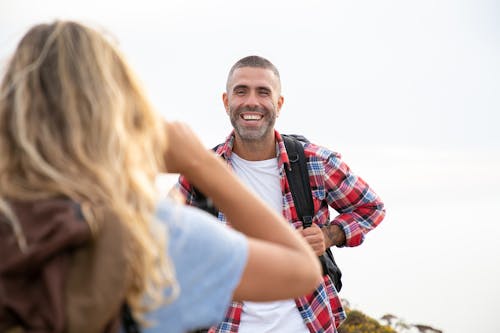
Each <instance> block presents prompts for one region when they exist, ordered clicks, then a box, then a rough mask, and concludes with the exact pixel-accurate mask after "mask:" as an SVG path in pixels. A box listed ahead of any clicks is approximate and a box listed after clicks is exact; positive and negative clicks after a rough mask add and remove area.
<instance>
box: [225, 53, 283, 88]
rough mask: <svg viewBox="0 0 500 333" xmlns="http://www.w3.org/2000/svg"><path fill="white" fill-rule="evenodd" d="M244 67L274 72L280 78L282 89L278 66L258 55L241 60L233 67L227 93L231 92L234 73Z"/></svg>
mask: <svg viewBox="0 0 500 333" xmlns="http://www.w3.org/2000/svg"><path fill="white" fill-rule="evenodd" d="M243 67H254V68H264V69H269V70H271V71H273V73H274V75H276V77H277V78H278V83H279V85H280V87H281V79H280V73H279V72H278V69H277V68H276V66H274V65H273V63H272V62H270V61H269V60H267V59H266V58H263V57H260V56H257V55H251V56H247V57H244V58H241V59H240V60H238V61H237V62H236V63H235V64H234V65H233V67H231V70H230V71H229V74H228V75H227V81H226V91H229V81H230V80H231V77H232V76H233V73H234V71H235V70H237V69H238V68H243Z"/></svg>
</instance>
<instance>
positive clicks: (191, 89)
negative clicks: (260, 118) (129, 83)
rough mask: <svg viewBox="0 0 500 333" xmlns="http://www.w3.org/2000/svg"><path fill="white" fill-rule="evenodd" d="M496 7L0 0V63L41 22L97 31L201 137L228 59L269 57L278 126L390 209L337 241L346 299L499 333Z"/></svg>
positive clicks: (425, 320) (224, 123) (410, 317)
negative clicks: (356, 235) (349, 173)
mask: <svg viewBox="0 0 500 333" xmlns="http://www.w3.org/2000/svg"><path fill="white" fill-rule="evenodd" d="M499 14H500V3H499V2H497V1H493V0H491V1H487V0H483V1H481V0H478V1H473V0H470V1H451V0H450V1H446V0H444V1H435V0H422V1H401V0H381V1H368V0H365V1H338V0H334V1H326V0H325V1H322V0H308V1H293V0H283V1H271V0H254V1H252V2H248V1H247V2H243V1H236V0H212V1H201V0H198V1H181V0H177V1H141V2H136V1H134V2H125V1H94V0H92V1H89V0H86V1H83V0H81V1H68V0H66V1H62V0H61V1H56V0H52V1H51V0H45V1H25V0H0V59H1V61H2V63H1V64H2V67H3V65H4V61H5V59H6V57H7V56H8V55H9V54H11V53H12V52H13V50H14V47H15V44H16V43H17V42H18V40H19V39H20V37H21V36H22V35H23V34H24V33H25V31H26V29H27V28H28V27H29V26H31V25H32V24H35V23H38V22H45V21H51V20H52V19H55V18H61V19H77V20H80V21H83V22H84V23H89V24H92V25H93V26H97V27H102V28H104V29H106V30H108V31H110V32H111V33H112V34H113V35H114V36H116V39H117V40H118V41H119V43H120V47H121V48H122V50H123V51H124V52H125V54H126V56H127V57H128V59H129V61H130V62H131V64H132V65H133V67H134V68H135V70H136V71H137V73H138V74H139V77H140V78H141V79H142V80H143V82H144V84H145V85H146V87H147V91H148V93H149V95H150V97H151V99H152V100H153V102H154V104H155V106H156V107H157V108H158V110H159V111H160V112H162V114H163V115H164V116H165V117H166V118H168V119H179V120H184V121H187V122H188V123H189V124H191V126H192V127H193V128H194V130H195V131H196V132H197V133H198V134H199V135H200V136H201V137H202V139H203V140H204V142H206V145H207V147H209V146H212V145H214V144H216V143H218V142H219V141H221V140H222V139H223V138H225V136H226V135H227V134H228V133H229V131H230V128H231V127H230V123H229V120H228V119H227V117H226V115H225V112H224V109H223V107H222V102H221V95H222V92H223V90H224V85H225V80H226V75H227V72H228V70H229V68H230V66H231V65H232V64H233V63H234V62H235V61H236V60H238V59H239V58H241V57H243V56H246V55H249V54H259V55H262V56H264V57H267V58H268V59H269V60H271V61H272V62H274V63H275V65H276V66H277V67H278V69H279V70H280V72H281V76H282V83H283V95H284V96H285V105H284V107H283V110H282V111H283V112H282V115H281V117H280V118H279V120H278V124H277V128H278V129H279V130H280V131H282V132H285V133H301V134H304V135H306V136H307V137H308V138H309V139H311V140H313V141H315V142H317V143H320V144H322V145H324V146H327V147H329V148H331V149H333V150H336V151H339V152H341V153H342V155H343V157H344V159H345V161H346V162H347V163H348V164H349V165H350V166H351V168H352V169H353V170H354V171H355V172H356V173H358V174H360V175H361V176H362V177H363V178H365V179H366V180H367V181H368V182H369V183H370V184H371V185H372V186H373V187H374V188H375V190H376V191H377V192H378V193H379V194H380V195H381V196H382V198H383V199H384V200H385V202H386V204H387V210H388V215H387V218H386V220H385V221H384V222H383V223H382V224H381V226H380V227H379V228H378V229H376V230H375V231H373V232H372V233H371V234H369V235H368V237H367V241H366V242H365V244H363V245H362V246H360V247H358V248H354V249H340V250H337V251H336V252H337V261H338V263H339V265H340V266H341V268H342V269H343V272H344V288H343V290H342V293H341V294H342V296H343V297H344V298H346V299H348V300H349V301H350V302H351V304H352V305H353V306H355V307H357V308H359V309H360V310H362V311H365V312H367V313H368V314H370V315H372V316H376V317H379V316H381V315H383V314H384V313H387V312H389V313H392V314H394V315H397V316H399V317H402V318H404V319H405V320H407V321H408V322H411V323H422V324H429V325H431V326H435V327H437V328H440V329H442V330H443V331H444V332H447V333H466V332H467V333H469V332H481V333H497V332H500V321H498V320H497V319H496V315H497V312H498V308H499V307H498V301H499V299H500V287H499V286H498V281H500V249H499V248H498V246H497V244H498V242H497V239H496V236H497V235H498V234H499V232H500V218H499V215H498V210H499V209H500V194H499V187H500V176H499V175H498V170H500V131H499V130H498V127H499V125H500V116H499V114H500V112H499V111H500V61H499V59H500V23H499V22H500V21H499V20H498V17H499ZM170 182H171V180H170V179H167V180H166V181H165V183H170Z"/></svg>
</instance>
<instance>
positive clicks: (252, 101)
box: [245, 92, 259, 107]
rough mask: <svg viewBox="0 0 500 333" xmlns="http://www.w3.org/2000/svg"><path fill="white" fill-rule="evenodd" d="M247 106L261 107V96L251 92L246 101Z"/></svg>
mask: <svg viewBox="0 0 500 333" xmlns="http://www.w3.org/2000/svg"><path fill="white" fill-rule="evenodd" d="M245 105H246V106H248V107H257V106H259V96H258V95H257V94H256V93H255V92H251V93H250V94H248V96H247V99H246V100H245Z"/></svg>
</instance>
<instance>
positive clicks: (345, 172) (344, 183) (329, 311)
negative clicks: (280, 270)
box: [178, 132, 385, 333]
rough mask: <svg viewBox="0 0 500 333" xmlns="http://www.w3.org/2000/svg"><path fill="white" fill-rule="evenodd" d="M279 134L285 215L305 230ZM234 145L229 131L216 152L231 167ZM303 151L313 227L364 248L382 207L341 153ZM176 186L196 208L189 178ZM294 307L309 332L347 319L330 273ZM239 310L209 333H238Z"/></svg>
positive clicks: (237, 306) (329, 332)
mask: <svg viewBox="0 0 500 333" xmlns="http://www.w3.org/2000/svg"><path fill="white" fill-rule="evenodd" d="M275 136H276V141H277V142H278V150H279V152H278V168H279V170H280V175H281V191H282V193H283V197H284V205H283V216H284V217H285V218H286V219H287V220H288V221H290V223H292V224H293V225H294V226H295V227H296V228H297V227H301V226H302V222H301V221H300V220H299V219H298V218H297V212H296V210H295V206H294V203H293V198H292V193H291V192H290V187H289V185H288V180H287V178H286V173H285V169H284V168H285V167H288V166H289V160H288V155H287V152H286V149H285V145H284V143H283V140H282V138H281V135H280V134H279V133H278V132H275ZM233 142H234V133H231V135H230V136H229V137H228V138H227V140H226V142H225V143H224V144H222V145H220V146H218V147H217V150H216V153H217V154H218V155H219V156H222V157H223V158H224V159H225V160H226V161H227V162H228V164H229V165H230V166H231V153H232V147H233ZM304 153H305V156H306V160H307V168H308V171H309V181H310V184H311V191H312V195H313V202H314V211H315V212H316V213H315V216H314V218H313V223H316V224H317V225H318V226H319V227H323V226H325V225H328V224H330V223H334V224H336V225H338V226H340V227H341V228H342V230H343V231H344V233H345V235H346V246H357V245H359V244H361V243H362V242H363V240H364V236H365V234H366V233H367V232H369V231H370V230H372V229H373V228H375V227H376V226H377V225H378V224H379V223H380V222H381V221H382V219H383V218H384V215H385V210H384V204H383V203H382V201H381V200H380V198H379V197H378V196H377V194H375V192H374V191H373V190H372V189H371V188H370V187H369V186H368V184H367V183H366V182H365V181H363V180H362V179H361V178H360V177H358V176H356V175H354V174H353V173H352V172H351V170H350V169H349V167H348V166H347V165H346V164H345V163H344V162H342V161H341V159H340V155H339V154H337V153H334V152H332V151H330V150H328V149H325V148H323V147H320V146H317V145H315V144H312V143H304ZM178 188H179V190H180V192H181V193H182V194H183V195H184V196H185V198H186V202H187V204H192V203H193V201H194V195H193V192H192V187H191V185H190V184H189V182H188V181H187V180H186V178H185V177H183V176H181V177H180V178H179V184H178ZM328 207H332V208H333V209H335V210H336V211H337V212H338V213H339V215H337V216H336V217H335V218H334V219H333V220H331V221H330V214H329V209H328ZM219 220H221V221H222V222H224V223H226V222H227V221H226V218H225V216H224V214H223V213H221V212H219ZM295 303H296V304H297V309H298V310H299V312H300V314H301V316H302V318H303V320H304V323H305V324H306V326H307V328H308V329H309V331H310V332H311V333H320V332H321V333H335V332H337V330H336V327H338V326H339V325H340V323H341V322H342V321H343V320H344V319H345V317H346V315H345V312H344V309H343V307H342V303H341V301H340V297H339V295H338V294H337V291H336V290H335V287H334V285H333V283H332V281H331V280H330V277H329V276H327V275H325V276H324V283H322V284H321V285H320V286H319V287H318V288H317V289H316V290H315V291H314V292H313V293H311V294H309V295H306V296H304V297H300V298H297V299H296V300H295ZM241 311H242V304H241V303H239V302H233V303H232V305H231V306H230V307H229V309H228V311H227V313H226V316H225V318H224V320H223V321H222V322H221V323H220V324H219V325H218V326H217V327H212V328H211V329H210V332H221V333H222V332H223V333H234V332H238V326H239V323H240V317H241Z"/></svg>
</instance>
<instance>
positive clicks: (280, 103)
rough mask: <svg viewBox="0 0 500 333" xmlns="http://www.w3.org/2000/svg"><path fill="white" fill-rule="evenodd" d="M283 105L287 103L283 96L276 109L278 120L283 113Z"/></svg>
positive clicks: (279, 99)
mask: <svg viewBox="0 0 500 333" xmlns="http://www.w3.org/2000/svg"><path fill="white" fill-rule="evenodd" d="M283 103H285V98H284V97H283V96H280V97H279V98H278V105H277V108H276V118H278V117H279V115H280V113H281V107H282V106H283Z"/></svg>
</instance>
